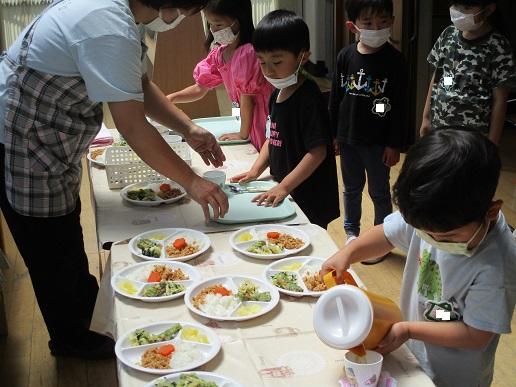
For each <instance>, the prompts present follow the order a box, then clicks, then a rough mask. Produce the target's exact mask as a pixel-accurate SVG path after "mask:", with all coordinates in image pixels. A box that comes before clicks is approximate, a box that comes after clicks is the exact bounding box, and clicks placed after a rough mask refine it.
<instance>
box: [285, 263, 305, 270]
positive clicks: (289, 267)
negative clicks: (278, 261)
mask: <svg viewBox="0 0 516 387" xmlns="http://www.w3.org/2000/svg"><path fill="white" fill-rule="evenodd" d="M301 266H303V264H302V263H301V262H292V263H291V264H290V265H284V266H281V267H280V270H289V271H295V270H297V269H299V268H300V267H301Z"/></svg>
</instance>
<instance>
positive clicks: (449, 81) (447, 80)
mask: <svg viewBox="0 0 516 387" xmlns="http://www.w3.org/2000/svg"><path fill="white" fill-rule="evenodd" d="M443 83H444V86H451V85H453V77H450V76H447V77H444V80H443Z"/></svg>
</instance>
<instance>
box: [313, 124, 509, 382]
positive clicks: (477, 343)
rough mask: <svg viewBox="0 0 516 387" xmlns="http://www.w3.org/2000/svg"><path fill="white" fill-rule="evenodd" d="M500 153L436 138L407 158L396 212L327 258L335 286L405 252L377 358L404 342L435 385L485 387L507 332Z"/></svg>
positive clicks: (471, 139)
mask: <svg viewBox="0 0 516 387" xmlns="http://www.w3.org/2000/svg"><path fill="white" fill-rule="evenodd" d="M499 175H500V159H499V156H498V153H497V148H496V146H495V145H494V144H493V143H491V142H490V141H489V140H488V139H487V138H486V137H484V136H483V135H481V134H479V133H474V132H467V131H455V130H442V131H435V132H432V133H431V134H429V135H428V136H425V137H424V138H422V139H421V140H420V141H419V142H418V143H417V144H416V145H415V146H414V147H413V148H412V149H411V150H410V152H409V153H408V154H407V157H406V160H405V163H404V165H403V168H402V170H401V173H400V175H399V178H398V181H397V182H396V184H395V185H394V195H393V197H394V201H395V203H396V204H397V205H398V207H399V212H396V213H394V214H391V215H389V216H388V217H387V218H386V219H385V221H384V224H383V225H379V226H376V227H375V228H373V229H371V230H370V231H369V232H367V233H365V234H363V235H362V236H360V237H359V238H358V239H357V240H356V241H355V242H354V243H352V244H350V245H348V246H346V247H345V248H344V249H343V250H341V251H339V252H338V253H336V254H335V255H334V256H332V257H330V258H329V259H328V260H327V261H326V262H325V264H324V266H323V270H322V272H323V274H325V273H327V272H329V271H331V270H335V271H336V272H337V280H339V279H341V277H342V273H343V271H344V270H346V269H347V268H349V266H350V265H351V264H352V263H355V262H358V261H361V260H364V259H369V258H373V257H377V256H381V255H383V254H385V253H387V252H388V251H390V250H391V249H392V248H393V247H398V248H400V249H401V250H403V251H405V252H406V253H407V262H406V265H405V271H404V274H403V283H402V288H401V302H400V303H401V309H402V312H403V316H404V319H405V320H406V321H402V322H400V323H396V324H394V325H393V326H392V328H391V330H390V332H389V333H388V334H387V336H386V337H385V338H384V339H383V341H382V342H381V343H380V345H379V347H378V348H377V350H378V351H379V352H381V353H389V352H391V351H393V350H394V349H396V348H398V347H399V346H400V345H402V344H403V343H404V342H406V341H407V340H408V342H407V344H408V345H409V347H410V349H411V350H412V352H413V353H414V354H415V356H416V357H417V358H418V360H419V361H420V363H421V365H422V366H423V368H424V369H425V371H426V372H427V373H428V374H429V375H430V376H431V377H432V378H433V380H434V383H435V384H436V385H437V386H450V387H456V386H489V385H490V384H491V382H492V379H493V368H494V358H495V352H496V347H497V345H498V341H499V338H500V334H501V333H510V332H511V318H512V314H513V311H514V305H515V302H516V244H515V242H514V240H513V237H512V234H511V232H510V229H509V227H508V226H507V223H506V222H505V218H504V216H503V214H502V213H501V212H500V209H501V206H502V201H501V200H495V199H494V195H495V191H496V186H497V184H498V178H499Z"/></svg>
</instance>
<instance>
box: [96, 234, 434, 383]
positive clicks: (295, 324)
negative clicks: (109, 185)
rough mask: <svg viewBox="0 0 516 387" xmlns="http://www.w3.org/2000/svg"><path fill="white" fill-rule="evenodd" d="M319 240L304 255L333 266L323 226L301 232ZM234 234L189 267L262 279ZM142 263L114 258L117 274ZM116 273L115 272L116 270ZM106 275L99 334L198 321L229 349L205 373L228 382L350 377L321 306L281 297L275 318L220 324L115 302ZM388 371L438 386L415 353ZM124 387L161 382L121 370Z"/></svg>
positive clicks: (392, 359)
mask: <svg viewBox="0 0 516 387" xmlns="http://www.w3.org/2000/svg"><path fill="white" fill-rule="evenodd" d="M299 228H300V229H302V230H303V231H305V232H306V233H308V235H310V238H311V242H312V244H311V246H310V247H309V248H307V249H306V250H305V251H303V252H302V253H301V254H303V255H310V256H319V257H322V258H326V257H328V256H330V255H331V254H333V253H334V252H335V251H336V250H337V247H336V245H335V243H334V242H333V241H332V239H331V238H330V236H329V235H328V233H327V232H326V231H325V230H323V229H322V228H320V227H318V226H315V225H310V224H308V225H304V226H300V227H299ZM229 235H230V233H227V232H224V233H213V234H210V235H209V236H210V239H211V244H212V247H211V248H210V249H209V250H208V252H207V253H206V254H204V255H202V256H200V257H198V258H196V259H193V260H191V261H189V262H188V263H190V264H192V265H195V266H197V268H198V269H199V270H200V271H201V274H202V275H203V277H204V278H209V277H214V276H218V275H230V274H242V275H251V276H255V277H262V275H263V271H264V268H265V267H266V266H267V265H268V264H269V263H270V261H266V260H257V259H251V258H247V257H245V256H243V255H240V254H238V253H236V252H234V251H232V249H231V247H230V246H229V243H228V238H229ZM135 262H136V260H135V258H133V257H132V256H131V254H130V253H129V250H128V246H127V244H119V245H114V246H113V247H112V250H111V259H110V268H111V272H117V271H119V270H121V269H123V268H124V267H127V266H128V265H130V264H133V263H135ZM108 269H109V268H108ZM111 272H110V270H107V272H106V275H104V278H103V281H102V284H101V292H100V295H99V299H98V302H97V306H96V310H95V315H94V319H93V323H92V329H94V330H97V331H99V332H102V333H111V334H113V335H114V336H115V337H119V336H121V335H123V334H125V333H126V332H128V331H129V330H131V329H134V328H135V327H137V326H140V325H144V324H149V323H152V322H158V321H164V320H177V321H194V322H199V323H201V324H205V325H209V326H210V327H212V328H213V329H214V330H215V332H216V333H217V335H218V336H219V337H220V339H221V341H222V343H223V344H222V350H221V351H220V353H219V354H218V355H217V356H216V357H215V358H214V359H213V360H212V361H210V362H209V363H207V364H206V365H204V366H203V367H201V370H203V371H212V372H217V373H220V374H223V375H227V376H229V377H231V378H233V379H235V380H236V381H237V382H240V383H241V384H242V385H243V386H246V387H255V386H256V387H258V386H267V387H279V386H283V387H287V386H288V387H293V386H295V387H303V386H317V387H326V386H328V387H331V386H337V381H338V379H340V378H341V377H342V376H343V368H342V367H343V362H342V359H343V351H338V350H334V349H332V348H330V347H328V346H326V345H325V344H323V343H322V342H321V341H320V340H319V339H318V338H317V336H316V334H315V332H314V329H313V326H312V310H313V307H314V304H315V302H316V300H317V299H316V298H311V297H304V298H294V297H286V296H283V295H282V296H281V300H280V303H279V304H278V305H277V307H276V308H275V309H273V310H272V311H271V312H269V313H268V314H266V315H264V316H261V317H258V318H255V319H252V320H249V321H245V322H215V321H210V320H208V319H205V318H200V317H198V316H197V315H194V314H193V313H191V312H190V311H189V310H188V309H187V308H186V306H185V305H184V302H183V300H182V299H178V300H174V301H170V302H164V303H157V304H151V303H144V302H139V301H134V300H130V299H127V298H125V297H120V296H114V294H113V291H112V289H111V287H110V286H109V281H110V277H111ZM384 370H387V371H388V372H389V373H390V374H391V375H392V376H394V377H395V378H396V379H397V381H398V385H399V386H400V387H403V386H407V387H417V386H433V383H432V382H431V380H430V379H429V378H428V376H427V375H426V374H425V373H424V372H423V371H422V370H421V368H420V367H419V365H418V363H417V361H416V359H415V358H414V357H413V356H412V354H411V353H410V351H409V350H408V349H407V347H405V346H403V347H402V348H400V349H398V350H397V351H395V352H394V353H392V354H390V355H388V356H387V357H386V358H385V361H384ZM118 377H119V383H120V385H121V386H123V387H141V386H144V385H145V383H146V382H148V381H150V380H152V379H154V378H155V377H156V376H153V375H150V374H145V373H141V372H138V371H133V370H131V369H129V368H127V367H125V366H122V365H121V364H119V368H118Z"/></svg>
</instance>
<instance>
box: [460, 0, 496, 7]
mask: <svg viewBox="0 0 516 387" xmlns="http://www.w3.org/2000/svg"><path fill="white" fill-rule="evenodd" d="M494 3H496V0H450V5H467V6H470V7H474V6H480V7H485V6H488V5H489V4H494Z"/></svg>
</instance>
